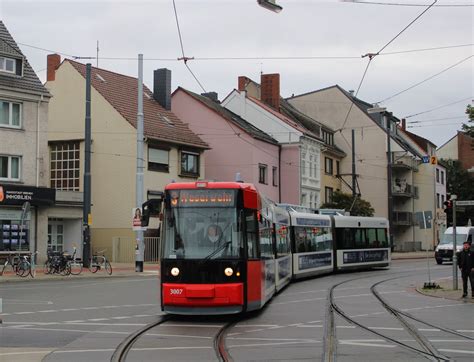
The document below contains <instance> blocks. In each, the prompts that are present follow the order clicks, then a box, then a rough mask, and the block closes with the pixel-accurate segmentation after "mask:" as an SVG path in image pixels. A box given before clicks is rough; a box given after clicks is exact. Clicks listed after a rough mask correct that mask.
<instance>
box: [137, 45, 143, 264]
mask: <svg viewBox="0 0 474 362" xmlns="http://www.w3.org/2000/svg"><path fill="white" fill-rule="evenodd" d="M143 118H144V115H143V54H138V99H137V174H136V178H135V181H136V182H135V184H136V187H135V195H136V204H135V206H136V207H137V208H139V209H141V208H142V204H143V184H144V182H143V138H144V131H143ZM136 243H137V250H136V253H135V271H136V272H143V262H144V261H145V241H144V239H143V230H137V231H136Z"/></svg>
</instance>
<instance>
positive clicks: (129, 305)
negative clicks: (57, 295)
mask: <svg viewBox="0 0 474 362" xmlns="http://www.w3.org/2000/svg"><path fill="white" fill-rule="evenodd" d="M156 306H158V304H155V303H153V304H151V303H147V304H135V305H132V304H125V305H104V306H99V307H82V308H68V309H56V310H52V309H48V310H39V311H36V312H14V313H3V314H0V315H2V316H5V315H21V314H29V313H56V312H70V311H79V310H96V309H110V308H135V307H156ZM142 316H143V317H151V316H153V315H151V314H144V315H142Z"/></svg>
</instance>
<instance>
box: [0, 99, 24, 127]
mask: <svg viewBox="0 0 474 362" xmlns="http://www.w3.org/2000/svg"><path fill="white" fill-rule="evenodd" d="M0 126H6V127H14V128H20V127H21V104H19V103H12V102H7V101H0Z"/></svg>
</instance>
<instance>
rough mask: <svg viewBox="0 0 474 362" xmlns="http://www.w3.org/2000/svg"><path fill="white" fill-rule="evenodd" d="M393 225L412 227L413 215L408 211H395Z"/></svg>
mask: <svg viewBox="0 0 474 362" xmlns="http://www.w3.org/2000/svg"><path fill="white" fill-rule="evenodd" d="M392 223H393V225H398V226H412V225H413V213H411V212H406V211H394V212H393V213H392Z"/></svg>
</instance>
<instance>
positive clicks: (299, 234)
mask: <svg viewBox="0 0 474 362" xmlns="http://www.w3.org/2000/svg"><path fill="white" fill-rule="evenodd" d="M295 246H296V251H297V252H298V253H305V252H306V251H308V250H307V247H306V229H305V228H302V227H296V228H295Z"/></svg>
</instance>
